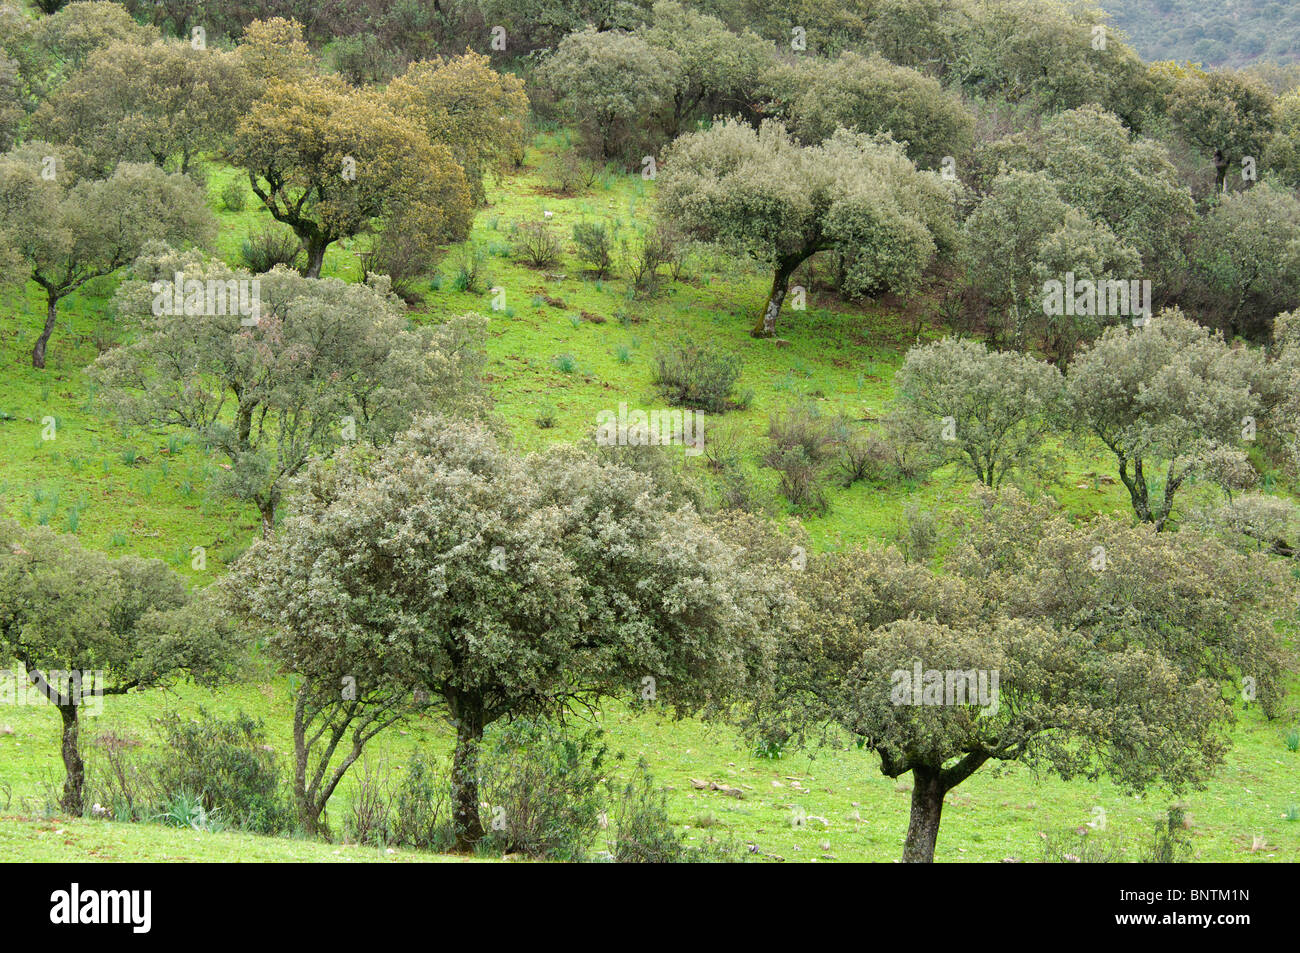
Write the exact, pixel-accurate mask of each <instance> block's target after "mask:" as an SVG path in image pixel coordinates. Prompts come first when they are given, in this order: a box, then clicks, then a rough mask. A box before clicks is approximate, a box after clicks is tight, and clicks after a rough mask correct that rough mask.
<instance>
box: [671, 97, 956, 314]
mask: <svg viewBox="0 0 1300 953" xmlns="http://www.w3.org/2000/svg"><path fill="white" fill-rule="evenodd" d="M658 201H659V214H660V216H661V217H662V218H663V219H665V220H666V221H668V222H670V223H671V224H672V225H673V226H674V227H676V228H677V229H679V230H680V231H681V232H682V233H683V234H684V235H686V236H687V237H689V238H691V239H695V240H697V241H704V242H712V243H716V244H719V245H722V246H724V247H726V248H728V249H730V250H732V251H735V252H737V253H741V254H747V255H749V256H751V257H753V258H754V259H756V260H758V261H761V262H763V263H765V264H770V265H771V266H772V267H773V269H774V278H773V286H772V292H771V294H770V296H769V298H768V305H767V308H766V309H765V313H764V319H763V321H762V322H761V324H760V328H759V329H756V331H758V330H763V331H765V333H769V334H770V333H772V332H773V331H774V329H775V323H776V318H777V315H778V314H779V312H780V310H781V305H782V302H783V301H784V299H785V294H786V290H787V288H788V285H789V279H790V275H791V274H792V273H793V272H794V269H795V268H797V267H798V266H799V265H800V264H801V263H803V262H804V261H805V260H806V259H808V258H809V257H811V256H812V255H814V254H816V253H817V252H820V251H828V250H835V251H837V252H839V253H840V254H841V255H842V256H843V272H844V276H843V282H842V290H844V291H845V292H846V293H849V294H875V293H878V292H882V291H896V292H902V291H906V290H908V289H910V288H914V287H915V286H916V285H917V284H918V283H919V281H920V278H921V273H922V271H923V270H924V269H925V267H926V266H927V265H928V264H929V263H930V261H931V260H932V259H933V258H934V256H935V254H936V252H947V251H951V250H952V249H953V247H954V246H955V244H956V240H957V231H956V224H955V222H954V219H953V210H952V192H951V186H950V185H949V184H948V183H945V182H944V181H943V180H942V179H941V178H940V177H939V175H938V174H937V173H929V172H918V171H917V170H916V168H915V166H913V164H912V162H911V161H910V160H909V159H908V158H907V156H906V155H905V154H904V153H903V150H902V148H901V147H900V146H898V145H897V144H896V143H894V142H892V141H890V140H888V139H887V138H885V139H881V138H873V137H870V136H865V135H860V134H854V133H848V132H844V131H839V132H837V133H836V134H835V135H834V136H832V137H831V138H830V139H828V140H827V141H826V142H823V143H820V144H818V145H815V146H801V145H799V144H798V143H797V142H796V141H795V140H794V139H793V138H791V136H790V135H789V133H787V132H786V130H785V127H784V126H782V125H781V124H780V123H778V122H774V121H768V122H764V123H763V125H762V127H761V128H760V129H758V130H754V129H753V128H751V127H750V126H748V125H746V124H745V123H742V122H739V121H734V120H725V121H723V122H720V123H717V124H715V125H714V126H712V127H711V128H710V129H708V130H706V131H702V132H695V133H691V134H689V135H685V136H682V137H681V138H679V139H678V140H677V141H676V142H674V143H673V144H672V146H670V147H669V149H668V152H667V154H666V156H665V159H664V171H663V173H662V174H661V175H660V185H659V193H658Z"/></svg>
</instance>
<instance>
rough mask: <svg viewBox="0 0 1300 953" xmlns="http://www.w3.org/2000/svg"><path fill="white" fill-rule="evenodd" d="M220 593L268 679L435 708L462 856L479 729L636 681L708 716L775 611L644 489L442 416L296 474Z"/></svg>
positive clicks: (735, 555) (634, 687)
mask: <svg viewBox="0 0 1300 953" xmlns="http://www.w3.org/2000/svg"><path fill="white" fill-rule="evenodd" d="M227 586H228V591H229V592H230V593H231V595H232V598H233V600H234V601H235V603H236V605H237V606H238V607H239V609H240V611H241V613H242V614H243V615H245V616H246V617H249V618H251V619H253V620H256V621H257V622H258V623H259V624H260V625H261V626H264V627H265V628H266V630H267V632H268V635H267V638H268V643H267V644H268V650H269V651H270V653H271V654H272V656H273V657H274V658H275V659H276V660H277V662H278V663H279V664H280V665H281V666H283V667H284V669H286V670H287V671H291V672H295V673H298V674H301V675H304V676H306V677H307V678H308V679H309V680H315V681H316V682H318V683H320V684H326V685H328V684H337V680H338V679H339V677H340V676H341V675H346V674H351V675H353V676H354V677H355V678H356V679H357V683H358V684H357V689H358V691H359V692H361V693H374V692H380V693H385V692H386V693H389V694H390V695H392V694H401V693H403V692H410V691H413V690H417V689H418V690H419V691H420V692H422V693H425V695H426V697H427V698H428V699H429V700H430V701H431V702H432V703H434V704H436V705H438V706H439V707H440V708H442V709H443V710H444V712H445V713H446V715H447V717H448V718H449V720H451V721H452V723H453V724H454V725H455V727H456V731H457V745H456V752H455V761H454V768H453V781H454V782H455V785H456V791H457V796H456V798H455V799H454V800H455V802H456V805H455V824H456V830H457V840H458V844H459V846H460V847H461V848H462V849H467V848H468V847H470V846H472V844H473V843H474V842H476V841H477V839H478V838H479V837H480V836H481V834H482V824H481V822H480V821H479V818H478V811H479V805H478V798H477V781H476V773H475V769H474V764H475V759H476V757H477V755H476V750H477V745H478V743H479V740H480V739H481V737H482V734H483V730H484V728H486V726H487V725H489V724H491V723H492V722H494V721H496V720H498V719H502V718H507V717H513V716H517V715H528V714H541V715H556V714H560V713H562V712H563V711H565V710H566V709H568V708H569V707H570V706H572V705H573V704H575V703H590V702H594V701H595V700H597V699H599V698H601V697H602V696H607V695H615V696H622V697H625V698H633V697H638V695H636V694H635V693H637V692H640V691H643V690H644V687H645V685H646V684H650V685H651V686H652V687H653V691H652V692H651V696H652V697H653V698H654V699H655V700H656V701H658V702H659V703H660V704H662V705H664V706H665V707H668V708H672V709H674V710H676V711H677V712H679V713H685V712H691V711H698V710H700V709H707V708H712V707H714V706H718V705H721V704H723V703H725V702H726V701H727V700H728V699H730V698H731V697H733V696H734V693H736V692H738V691H740V690H741V688H742V686H744V685H745V684H746V683H747V681H748V679H749V675H750V671H751V670H762V667H763V665H764V661H765V659H767V658H768V657H769V656H770V651H769V645H770V641H771V638H772V633H773V629H774V626H775V625H776V624H777V623H778V621H779V613H778V611H777V610H778V608H779V606H780V604H781V603H780V597H779V592H774V586H773V584H772V583H771V582H770V581H768V580H765V579H763V578H762V577H761V574H760V573H759V572H758V571H757V570H756V569H754V568H751V567H750V566H749V565H748V563H747V561H746V559H745V556H744V551H743V550H742V549H741V548H740V547H739V546H734V545H730V544H728V543H727V542H724V540H723V539H722V538H721V537H720V536H719V535H718V534H717V533H715V532H713V531H712V530H711V529H710V528H709V527H708V526H707V525H706V524H705V523H704V522H703V521H702V520H701V519H700V517H699V516H698V515H697V514H696V512H695V510H694V509H693V508H692V507H690V506H689V505H684V504H679V503H677V502H675V501H674V500H673V499H672V498H671V497H669V496H666V495H664V494H661V493H660V492H658V491H657V490H656V489H655V486H654V484H653V482H652V481H651V479H650V478H649V477H647V476H644V475H642V474H641V473H638V472H636V471H634V470H630V469H627V468H624V467H621V466H619V465H617V464H614V463H608V462H600V461H598V460H597V459H595V458H593V457H592V456H591V455H590V454H588V453H586V452H583V451H580V450H578V449H576V448H572V447H556V448H552V449H551V450H548V451H546V452H545V453H541V454H533V455H530V456H526V457H524V456H520V455H518V454H515V453H513V452H511V451H509V450H508V449H505V448H502V447H501V446H499V445H498V442H497V439H496V438H495V437H494V436H493V435H492V433H491V432H490V431H489V430H488V429H487V428H485V427H484V426H482V425H480V424H476V423H471V422H467V421H453V420H449V419H447V418H443V417H424V418H421V419H419V420H418V421H417V422H416V424H415V426H414V427H413V428H412V429H411V430H409V431H408V432H406V433H404V434H402V435H401V436H399V437H398V438H397V440H396V441H395V442H394V443H392V444H391V445H389V446H387V447H385V448H382V449H381V450H379V451H378V452H376V451H374V450H372V449H370V448H367V447H361V446H358V447H348V448H343V449H341V450H339V451H338V452H337V453H336V454H335V456H334V458H333V459H332V460H330V461H321V462H318V463H316V464H313V465H312V466H311V467H310V468H309V469H308V470H307V472H306V473H305V474H304V475H303V476H302V477H301V478H300V480H299V481H298V494H297V495H296V497H295V503H294V507H293V509H292V511H291V513H290V515H289V516H288V517H287V518H286V519H285V520H284V523H283V525H282V526H281V527H280V529H279V531H278V532H277V533H276V534H275V535H274V536H273V537H271V538H269V539H266V540H263V541H261V542H258V543H255V544H254V545H253V547H252V548H251V549H250V550H249V551H248V553H247V554H245V556H244V557H243V558H242V559H241V560H240V561H239V562H238V563H237V564H236V566H235V567H234V569H233V570H232V573H231V575H230V577H229V580H228V583H227ZM647 680H648V682H647ZM640 697H644V696H640ZM327 758H328V754H327ZM344 770H346V765H344Z"/></svg>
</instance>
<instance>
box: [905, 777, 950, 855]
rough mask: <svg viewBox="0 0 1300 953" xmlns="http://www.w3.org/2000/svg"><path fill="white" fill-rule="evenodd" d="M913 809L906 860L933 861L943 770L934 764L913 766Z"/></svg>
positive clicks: (908, 827) (941, 803)
mask: <svg viewBox="0 0 1300 953" xmlns="http://www.w3.org/2000/svg"><path fill="white" fill-rule="evenodd" d="M912 779H913V785H912V813H911V816H910V818H909V819H908V822H907V840H906V841H905V842H904V844H903V863H905V864H932V863H934V845H935V843H936V842H937V841H938V840H939V817H940V815H941V814H942V813H943V796H944V795H945V794H946V793H948V792H947V788H945V787H944V785H943V773H942V772H941V771H935V770H934V769H932V768H921V767H916V768H913V769H912Z"/></svg>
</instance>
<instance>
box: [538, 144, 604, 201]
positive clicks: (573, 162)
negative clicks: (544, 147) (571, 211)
mask: <svg viewBox="0 0 1300 953" xmlns="http://www.w3.org/2000/svg"><path fill="white" fill-rule="evenodd" d="M601 170H602V167H601V166H600V164H598V163H597V162H595V161H594V160H592V159H589V158H587V157H586V156H580V155H578V153H576V152H574V151H573V150H571V149H570V150H566V151H564V152H561V153H559V154H558V155H553V156H551V157H550V158H549V159H548V160H546V164H545V165H544V166H543V169H542V174H543V175H544V177H545V179H546V184H547V187H548V188H550V190H551V191H552V192H556V193H558V194H560V195H572V194H573V193H574V192H576V191H578V190H579V189H582V190H583V191H589V190H590V189H591V187H592V186H593V185H595V184H596V179H597V178H599V177H600V173H601Z"/></svg>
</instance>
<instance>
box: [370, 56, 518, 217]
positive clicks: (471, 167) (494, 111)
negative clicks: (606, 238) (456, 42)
mask: <svg viewBox="0 0 1300 953" xmlns="http://www.w3.org/2000/svg"><path fill="white" fill-rule="evenodd" d="M488 64H489V60H488V58H487V57H486V56H483V55H481V54H478V53H466V54H465V55H464V56H456V57H451V58H448V59H442V60H425V61H422V62H419V63H412V64H411V65H410V66H409V67H407V69H406V72H405V73H403V74H402V75H401V76H398V77H397V78H396V79H394V80H393V81H392V82H391V83H390V84H389V85H388V89H387V90H386V91H385V98H386V100H387V102H388V104H389V106H391V107H392V109H393V111H394V112H395V113H397V114H398V115H399V116H403V117H405V118H407V119H410V120H411V121H412V122H414V123H415V124H416V125H417V126H418V127H419V128H420V129H421V130H422V131H423V132H424V134H425V135H426V136H427V137H428V138H429V141H430V142H434V143H439V144H441V145H444V146H446V147H447V148H449V149H450V150H451V154H452V155H453V156H454V157H455V159H456V161H457V162H459V163H460V166H461V168H462V169H464V170H465V178H466V179H467V180H468V182H469V187H470V190H471V192H472V194H473V198H474V201H475V203H476V204H482V203H483V202H484V201H485V200H486V194H485V192H484V189H483V177H484V176H485V175H486V174H487V173H489V172H490V171H492V170H493V168H499V167H500V166H502V165H503V164H504V163H506V162H507V161H509V160H511V159H514V158H516V157H517V156H519V155H521V154H522V152H523V148H524V136H525V126H526V124H527V122H528V96H527V94H526V93H525V92H524V84H523V81H522V80H520V79H519V77H517V76H511V75H509V74H505V73H498V72H497V71H496V70H494V69H492V67H491V66H490V65H488Z"/></svg>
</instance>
